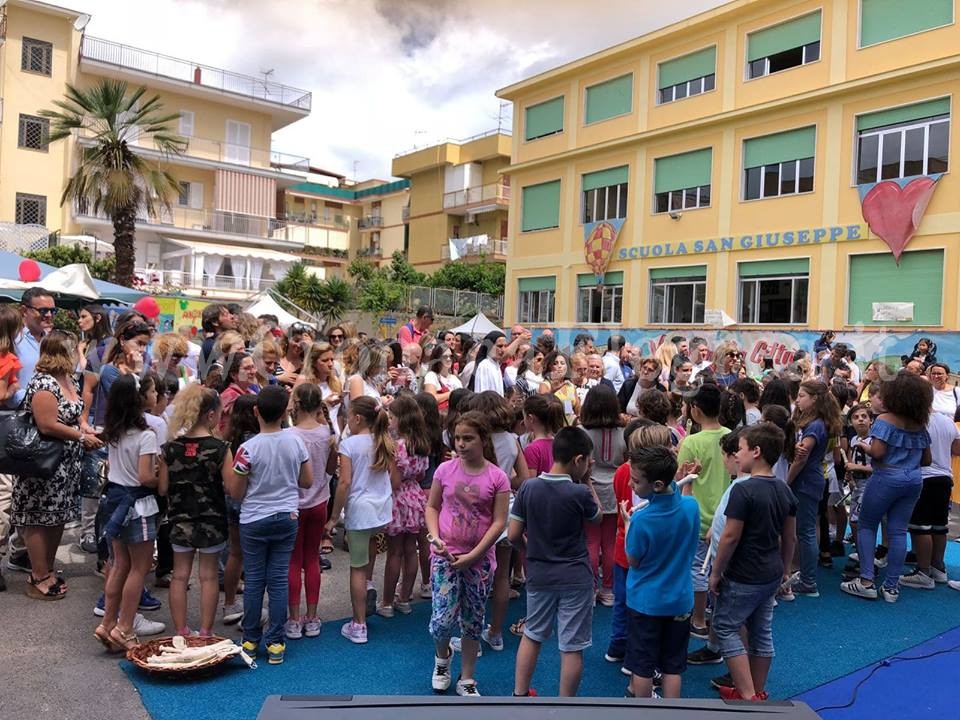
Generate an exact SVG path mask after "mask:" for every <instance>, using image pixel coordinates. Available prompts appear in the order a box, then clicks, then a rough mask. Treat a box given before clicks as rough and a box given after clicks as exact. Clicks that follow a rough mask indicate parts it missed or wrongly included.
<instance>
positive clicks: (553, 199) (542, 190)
mask: <svg viewBox="0 0 960 720" xmlns="http://www.w3.org/2000/svg"><path fill="white" fill-rule="evenodd" d="M521 204H522V208H521V219H520V231H521V232H530V231H532V230H546V229H547V228H555V227H560V181H559V180H553V181H551V182H545V183H540V184H539V185H527V186H526V187H525V188H523V191H522V198H521Z"/></svg>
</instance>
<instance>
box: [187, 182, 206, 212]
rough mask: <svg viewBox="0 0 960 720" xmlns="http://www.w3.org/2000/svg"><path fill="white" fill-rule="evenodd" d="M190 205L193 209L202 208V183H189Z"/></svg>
mask: <svg viewBox="0 0 960 720" xmlns="http://www.w3.org/2000/svg"><path fill="white" fill-rule="evenodd" d="M190 207H192V208H193V209H194V210H200V209H202V208H203V183H198V182H192V183H190Z"/></svg>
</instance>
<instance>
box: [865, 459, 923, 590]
mask: <svg viewBox="0 0 960 720" xmlns="http://www.w3.org/2000/svg"><path fill="white" fill-rule="evenodd" d="M916 475H917V476H919V473H916ZM922 489H923V481H920V482H913V481H912V480H910V479H908V478H907V476H906V474H905V473H903V472H902V471H901V472H900V473H895V472H887V471H885V470H881V469H878V470H877V471H875V472H874V473H873V475H871V476H870V481H869V482H868V483H867V487H866V489H865V490H864V491H863V501H862V504H861V506H860V522H859V524H858V525H857V551H858V552H859V554H860V576H861V577H862V578H864V579H865V580H873V579H874V577H873V558H874V551H875V550H876V544H877V528H878V527H879V526H880V518H882V517H883V516H884V515H886V516H887V547H888V552H887V577H886V579H885V580H884V582H883V585H884V587H886V588H888V589H890V590H895V589H896V587H897V585H899V583H900V573H901V572H903V561H904V558H905V557H906V555H907V523H909V522H910V516H911V515H912V514H913V506H914V505H916V503H917V498H919V497H920V491H921V490H922Z"/></svg>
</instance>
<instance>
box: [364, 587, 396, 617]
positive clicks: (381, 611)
mask: <svg viewBox="0 0 960 720" xmlns="http://www.w3.org/2000/svg"><path fill="white" fill-rule="evenodd" d="M369 597H370V591H369V590H367V598H368V600H369ZM377 615H379V616H380V617H385V618H392V617H393V606H392V605H377Z"/></svg>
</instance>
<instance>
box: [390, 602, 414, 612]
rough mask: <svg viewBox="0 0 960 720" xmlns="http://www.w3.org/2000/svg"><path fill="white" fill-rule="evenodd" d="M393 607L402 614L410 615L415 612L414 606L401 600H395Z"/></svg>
mask: <svg viewBox="0 0 960 720" xmlns="http://www.w3.org/2000/svg"><path fill="white" fill-rule="evenodd" d="M393 609H394V610H396V611H397V612H398V613H400V614H401V615H409V614H410V613H412V612H413V606H412V605H411V604H410V603H409V602H403V601H401V600H394V601H393Z"/></svg>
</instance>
